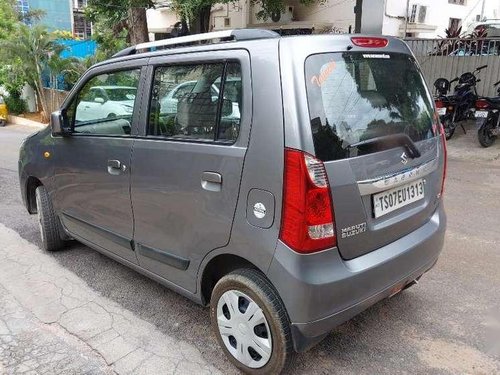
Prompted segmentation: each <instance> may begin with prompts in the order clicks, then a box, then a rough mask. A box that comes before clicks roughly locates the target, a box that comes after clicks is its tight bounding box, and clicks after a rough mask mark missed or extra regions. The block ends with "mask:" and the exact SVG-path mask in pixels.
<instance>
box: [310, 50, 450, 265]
mask: <svg viewBox="0 0 500 375" xmlns="http://www.w3.org/2000/svg"><path fill="white" fill-rule="evenodd" d="M305 64H306V69H305V70H306V85H307V96H308V105H309V114H310V119H311V127H312V134H313V141H314V147H315V151H316V157H317V158H319V159H320V160H322V161H323V162H324V163H325V168H326V171H327V174H328V178H329V183H330V187H331V193H332V199H333V204H334V214H335V221H336V230H337V244H338V249H339V251H340V253H341V255H342V257H343V258H345V259H352V258H355V257H358V256H360V255H363V254H366V253H368V252H370V251H373V250H375V249H378V248H380V247H382V246H384V245H387V244H389V243H391V242H394V241H395V240H397V239H399V238H401V237H402V236H404V235H406V234H408V233H410V232H412V231H413V230H415V229H417V228H418V227H419V226H421V225H423V224H424V223H425V222H426V221H428V220H429V219H430V217H431V216H432V214H433V212H434V211H435V210H436V207H437V205H438V203H439V197H440V193H441V183H442V163H440V160H442V158H440V153H441V147H440V142H441V138H440V136H439V135H438V129H437V126H436V123H437V121H436V116H435V112H434V106H433V101H432V97H431V96H430V94H429V90H428V89H427V87H426V85H425V83H424V79H423V77H422V74H421V72H420V70H419V68H418V65H417V63H416V62H415V61H414V59H413V57H412V56H411V55H409V54H404V53H373V52H369V53H367V52H366V53H365V52H342V53H324V54H316V55H312V56H310V57H308V58H307V59H306V63H305Z"/></svg>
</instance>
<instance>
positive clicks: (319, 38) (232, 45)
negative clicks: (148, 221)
mask: <svg viewBox="0 0 500 375" xmlns="http://www.w3.org/2000/svg"><path fill="white" fill-rule="evenodd" d="M353 37H362V38H365V37H366V38H369V37H376V38H380V37H383V38H386V39H388V40H389V42H390V47H391V48H390V49H391V52H395V51H397V52H400V53H407V54H411V51H410V49H409V48H408V46H407V45H406V43H405V42H404V41H403V40H401V39H399V38H397V37H393V36H386V35H364V34H317V35H293V36H282V37H277V38H264V39H253V40H244V41H226V42H220V43H207V44H201V45H200V44H197V45H189V46H186V45H179V47H175V48H166V49H156V50H154V51H149V52H143V53H135V54H130V55H122V56H118V57H112V58H110V59H108V60H105V61H102V62H100V63H98V64H96V65H94V66H93V68H94V67H100V66H105V65H108V64H114V63H119V62H125V61H131V60H136V59H144V58H152V57H159V56H169V55H177V54H183V53H192V52H207V51H214V50H221V51H223V50H231V49H246V50H248V51H250V52H251V53H253V54H258V53H260V51H269V47H271V46H275V48H279V46H280V45H282V46H283V48H287V49H288V48H290V49H297V50H300V48H302V47H304V46H315V45H317V46H324V45H328V44H329V43H331V46H332V47H334V48H335V49H336V50H340V49H339V48H341V49H342V50H343V49H344V48H345V49H347V47H348V46H352V41H351V38H353ZM355 49H356V50H363V51H373V52H375V51H374V49H373V48H359V47H355ZM325 52H326V51H325ZM266 53H268V52H266Z"/></svg>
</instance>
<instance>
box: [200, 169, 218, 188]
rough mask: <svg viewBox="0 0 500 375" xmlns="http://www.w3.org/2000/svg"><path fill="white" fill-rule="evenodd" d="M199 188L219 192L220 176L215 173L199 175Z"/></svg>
mask: <svg viewBox="0 0 500 375" xmlns="http://www.w3.org/2000/svg"><path fill="white" fill-rule="evenodd" d="M201 187H202V188H203V189H205V190H208V191H221V189H222V175H221V174H220V173H217V172H203V173H202V174H201Z"/></svg>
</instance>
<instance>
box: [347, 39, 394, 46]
mask: <svg viewBox="0 0 500 375" xmlns="http://www.w3.org/2000/svg"><path fill="white" fill-rule="evenodd" d="M351 42H352V43H353V44H354V45H355V46H358V47H366V48H384V47H387V45H388V44H389V40H388V39H386V38H378V37H354V38H351Z"/></svg>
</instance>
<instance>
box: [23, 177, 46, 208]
mask: <svg viewBox="0 0 500 375" xmlns="http://www.w3.org/2000/svg"><path fill="white" fill-rule="evenodd" d="M39 186H43V184H42V182H41V181H40V180H39V179H38V178H36V177H34V176H29V177H28V178H27V179H26V206H27V208H28V212H29V213H30V214H32V215H33V214H36V213H38V208H37V205H36V196H35V192H36V188H37V187H39Z"/></svg>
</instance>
